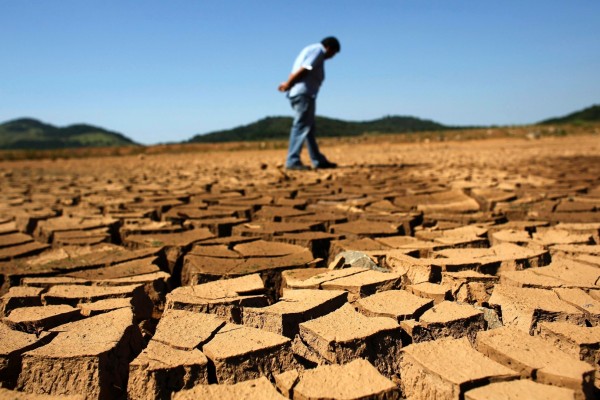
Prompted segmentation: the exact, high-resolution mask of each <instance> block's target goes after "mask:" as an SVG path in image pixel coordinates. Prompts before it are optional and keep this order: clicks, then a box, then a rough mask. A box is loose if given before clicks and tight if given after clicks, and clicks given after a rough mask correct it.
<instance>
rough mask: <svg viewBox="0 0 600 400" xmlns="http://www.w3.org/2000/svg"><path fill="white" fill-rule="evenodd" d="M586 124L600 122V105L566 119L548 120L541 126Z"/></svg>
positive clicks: (570, 115)
mask: <svg viewBox="0 0 600 400" xmlns="http://www.w3.org/2000/svg"><path fill="white" fill-rule="evenodd" d="M585 122H600V105H593V106H591V107H588V108H585V109H583V110H581V111H576V112H574V113H571V114H569V115H565V116H564V117H558V118H551V119H546V120H544V121H541V122H540V124H543V125H550V124H580V123H585Z"/></svg>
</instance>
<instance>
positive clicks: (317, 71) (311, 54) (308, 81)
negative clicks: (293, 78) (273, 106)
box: [288, 43, 325, 97]
mask: <svg viewBox="0 0 600 400" xmlns="http://www.w3.org/2000/svg"><path fill="white" fill-rule="evenodd" d="M324 62H325V47H323V45H322V44H321V43H316V44H311V45H309V46H306V47H305V48H304V49H302V51H301V52H300V54H299V55H298V57H296V61H294V66H293V68H292V73H294V72H296V71H298V70H299V69H300V68H305V69H307V70H308V73H307V74H305V75H304V76H303V77H302V78H301V79H300V80H299V81H298V82H296V83H295V84H294V86H292V87H291V89H290V90H289V92H288V97H294V96H298V95H308V96H312V97H317V93H319V88H320V87H321V83H323V81H324V80H325V69H324V67H323V64H324Z"/></svg>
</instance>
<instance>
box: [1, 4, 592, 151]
mask: <svg viewBox="0 0 600 400" xmlns="http://www.w3.org/2000/svg"><path fill="white" fill-rule="evenodd" d="M329 35H335V36H337V37H338V38H339V39H340V42H341V44H342V51H341V53H340V54H339V55H337V56H336V57H335V58H334V59H332V60H329V61H328V62H327V63H326V75H327V79H326V80H325V83H324V85H323V87H322V90H321V93H320V95H319V101H318V106H317V113H318V114H319V115H323V116H328V117H332V118H340V119H345V120H354V121H358V120H370V119H376V118H380V117H382V116H385V115H411V116H416V117H420V118H426V119H432V120H435V121H437V122H441V123H444V124H453V125H471V124H478V125H493V124H496V125H510V124H527V123H532V122H536V121H539V120H542V119H545V118H549V117H554V116H559V115H564V114H567V113H570V112H572V111H576V110H579V109H581V108H584V107H587V106H590V105H592V104H598V103H600V1H598V0H503V1H485V0H469V1H467V0H438V1H433V0H432V1H427V0H410V1H409V0H376V1H365V0H337V1H336V0H316V1H313V0H305V1H302V2H299V1H291V0H254V1H252V0H238V1H233V0H230V1H229V0H217V1H215V0H210V1H209V0H174V1H167V0H163V1H158V0H138V1H133V0H97V1H93V0H89V1H88V0H86V1H84V0H58V1H44V0H37V1H35V0H12V1H11V0H0V52H1V53H0V54H1V55H0V78H1V79H0V122H5V121H8V120H11V119H15V118H19V117H33V118H37V119H40V120H42V121H44V122H47V123H51V124H54V125H58V126H65V125H69V124H73V123H79V122H85V123H90V124H93V125H97V126H101V127H104V128H107V129H112V130H116V131H119V132H121V133H123V134H125V135H126V136H128V137H130V138H132V139H133V140H136V141H138V142H140V143H144V144H154V143H159V142H170V141H181V140H187V139H189V138H191V137H192V136H193V135H195V134H197V133H207V132H210V131H214V130H220V129H229V128H233V127H236V126H240V125H245V124H248V123H251V122H254V121H256V120H258V119H261V118H263V117H266V116H275V115H288V116H291V110H290V108H289V105H288V103H287V101H286V99H285V97H284V95H283V94H281V93H279V92H277V86H278V84H279V83H280V82H282V81H283V80H285V79H286V78H287V76H288V74H289V73H290V68H291V66H292V62H293V60H294V58H295V57H296V55H297V53H298V52H299V51H300V50H301V48H302V47H304V46H305V45H307V44H310V43H314V42H318V41H320V40H321V39H322V38H323V37H325V36H329Z"/></svg>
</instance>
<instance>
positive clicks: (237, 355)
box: [202, 323, 297, 384]
mask: <svg viewBox="0 0 600 400" xmlns="http://www.w3.org/2000/svg"><path fill="white" fill-rule="evenodd" d="M202 352H203V353H204V354H205V355H206V356H207V357H208V359H209V360H210V362H211V363H212V365H214V371H215V374H216V379H217V382H218V383H219V384H223V383H236V382H241V381H245V380H249V379H256V378H259V377H261V376H267V377H272V376H273V375H274V374H278V373H280V372H283V371H287V370H290V369H293V368H296V367H297V363H296V361H295V360H294V357H293V354H292V350H291V341H290V339H288V338H286V337H284V336H280V335H277V334H275V333H271V332H267V331H263V330H261V329H256V328H250V327H247V326H241V325H235V324H229V323H228V324H227V325H225V326H224V327H222V328H221V329H220V330H219V331H218V332H217V333H216V334H215V335H214V336H213V337H212V338H211V339H210V341H209V342H208V343H207V344H205V345H204V346H202Z"/></svg>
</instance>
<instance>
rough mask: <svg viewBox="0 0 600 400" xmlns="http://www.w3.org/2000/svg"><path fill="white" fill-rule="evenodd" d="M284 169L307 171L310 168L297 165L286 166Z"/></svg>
mask: <svg viewBox="0 0 600 400" xmlns="http://www.w3.org/2000/svg"><path fill="white" fill-rule="evenodd" d="M285 169H287V170H291V171H308V170H309V169H310V167H308V166H306V165H302V164H298V165H290V166H287V167H285Z"/></svg>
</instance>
